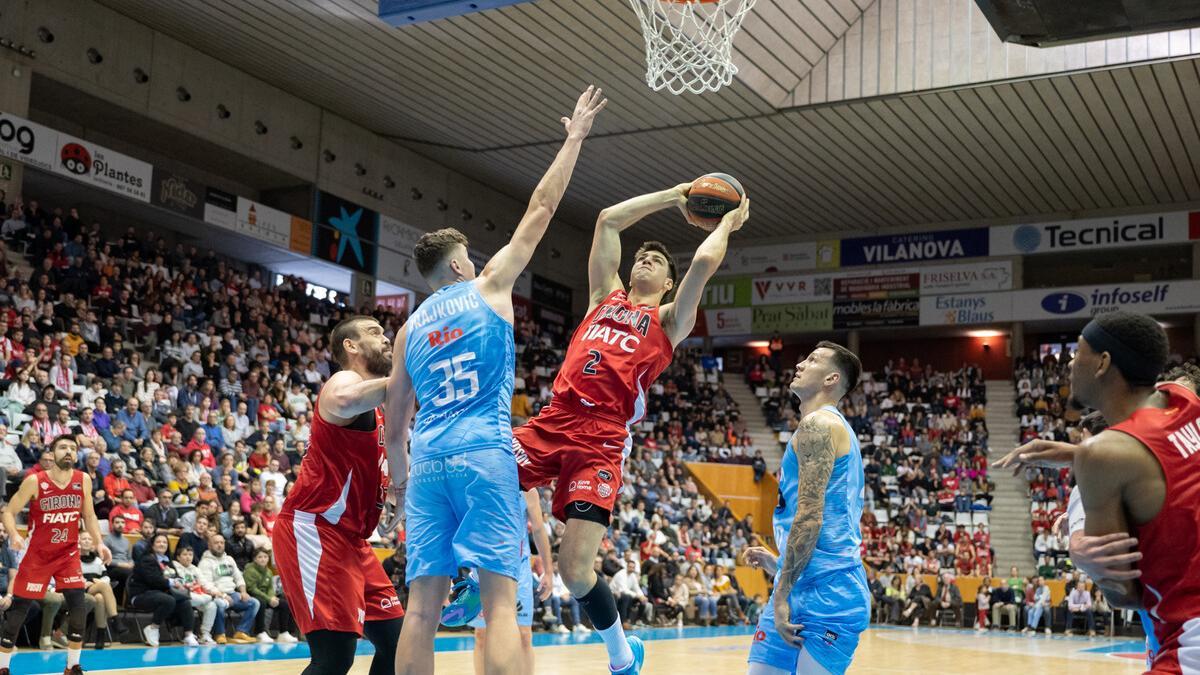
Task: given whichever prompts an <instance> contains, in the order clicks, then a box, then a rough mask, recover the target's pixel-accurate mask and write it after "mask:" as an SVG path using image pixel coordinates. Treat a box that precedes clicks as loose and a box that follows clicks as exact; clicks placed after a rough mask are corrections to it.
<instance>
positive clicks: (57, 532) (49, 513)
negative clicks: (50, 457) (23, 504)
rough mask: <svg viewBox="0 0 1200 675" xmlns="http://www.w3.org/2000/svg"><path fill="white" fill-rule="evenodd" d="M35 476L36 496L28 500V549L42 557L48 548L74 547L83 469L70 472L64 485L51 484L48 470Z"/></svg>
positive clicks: (80, 505) (81, 503) (80, 509)
mask: <svg viewBox="0 0 1200 675" xmlns="http://www.w3.org/2000/svg"><path fill="white" fill-rule="evenodd" d="M37 478H38V491H37V497H36V498H35V499H33V500H32V501H30V502H29V529H30V534H29V550H30V551H36V552H37V554H38V555H40V556H45V555H46V552H47V551H48V550H54V549H63V550H74V549H75V548H78V546H79V521H80V518H81V515H82V513H83V472H82V471H79V470H78V469H76V470H74V471H72V472H71V480H70V481H68V482H67V485H66V487H59V486H58V485H55V483H54V481H53V480H51V479H50V474H49V473H38V474H37Z"/></svg>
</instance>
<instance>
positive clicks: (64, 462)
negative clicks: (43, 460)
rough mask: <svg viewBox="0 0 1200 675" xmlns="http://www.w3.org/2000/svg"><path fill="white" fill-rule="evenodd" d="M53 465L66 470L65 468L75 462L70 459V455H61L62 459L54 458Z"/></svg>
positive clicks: (73, 464) (68, 467)
mask: <svg viewBox="0 0 1200 675" xmlns="http://www.w3.org/2000/svg"><path fill="white" fill-rule="evenodd" d="M54 466H57V467H58V468H59V469H62V470H63V471H66V470H67V469H70V468H71V467H73V466H75V462H74V461H72V460H71V458H70V457H63V458H62V459H56V460H54Z"/></svg>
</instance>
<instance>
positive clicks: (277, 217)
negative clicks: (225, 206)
mask: <svg viewBox="0 0 1200 675" xmlns="http://www.w3.org/2000/svg"><path fill="white" fill-rule="evenodd" d="M231 229H232V230H233V231H234V232H237V233H238V234H244V235H246V236H248V237H253V238H254V239H259V240H261V241H265V242H267V243H269V244H274V245H276V246H279V247H281V248H288V243H289V242H290V241H291V237H292V214H290V213H284V212H283V211H280V210H279V209H273V208H271V207H269V206H267V205H266V204H259V203H258V202H256V201H253V200H250V199H246V198H245V197H238V198H237V218H235V219H234V223H233V227H232V228H231Z"/></svg>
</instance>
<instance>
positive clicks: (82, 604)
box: [62, 588, 87, 642]
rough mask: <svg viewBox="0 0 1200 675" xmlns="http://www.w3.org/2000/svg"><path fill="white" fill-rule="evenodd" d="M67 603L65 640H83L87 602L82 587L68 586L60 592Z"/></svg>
mask: <svg viewBox="0 0 1200 675" xmlns="http://www.w3.org/2000/svg"><path fill="white" fill-rule="evenodd" d="M62 594H63V598H64V599H65V600H66V605H67V642H83V629H84V628H86V627H87V606H86V605H87V603H86V601H85V600H84V597H83V589H82V588H68V589H67V590H65V591H63V592H62Z"/></svg>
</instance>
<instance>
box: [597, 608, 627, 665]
mask: <svg viewBox="0 0 1200 675" xmlns="http://www.w3.org/2000/svg"><path fill="white" fill-rule="evenodd" d="M596 632H598V633H600V637H602V638H604V648H605V649H607V650H608V664H609V666H608V667H609V669H611V670H614V671H617V670H621V669H624V668H628V667H629V664H631V663H633V650H632V649H630V648H629V643H628V642H626V641H625V629H624V628H622V627H621V620H620V619H617V621H616V623H614V624H613V625H611V626H609V627H608V628H597V629H596Z"/></svg>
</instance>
